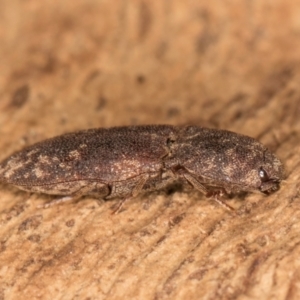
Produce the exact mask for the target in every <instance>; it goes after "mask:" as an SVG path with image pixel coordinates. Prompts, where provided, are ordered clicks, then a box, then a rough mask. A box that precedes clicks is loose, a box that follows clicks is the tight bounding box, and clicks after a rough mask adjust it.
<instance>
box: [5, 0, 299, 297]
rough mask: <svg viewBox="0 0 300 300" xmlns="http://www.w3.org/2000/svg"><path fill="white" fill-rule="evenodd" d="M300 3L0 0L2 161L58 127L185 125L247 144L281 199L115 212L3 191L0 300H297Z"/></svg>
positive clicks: (166, 198) (156, 205) (171, 197)
mask: <svg viewBox="0 0 300 300" xmlns="http://www.w3.org/2000/svg"><path fill="white" fill-rule="evenodd" d="M299 83H300V5H299V2H298V1H295V0H272V1H261V0H252V1H236V0H232V1H229V0H227V1H180V0H175V1H168V0H165V1H152V0H133V1H117V0H116V1H95V0H76V1H59V0H44V1H38V0H26V1H21V0H11V1H5V0H2V1H0V159H3V158H5V157H6V156H7V155H9V154H11V153H12V152H13V151H15V150H18V149H21V148H22V147H23V146H24V145H29V144H32V143H34V142H36V141H40V140H42V139H44V138H47V137H51V136H54V135H58V134H61V133H64V132H68V131H73V130H78V129H85V128H90V127H104V126H105V127H108V126H115V125H130V124H152V123H157V124H158V123H167V124H176V125H177V124H197V125H202V126H209V127H215V128H223V129H229V130H233V131H236V132H240V133H244V134H247V135H250V136H253V137H256V138H258V139H259V140H260V141H262V142H263V143H265V144H266V145H268V146H269V147H270V148H271V149H273V151H275V152H276V153H277V155H278V156H279V157H280V158H281V159H282V160H283V161H284V164H285V166H286V173H287V179H286V181H285V182H283V184H282V188H281V190H280V191H279V192H277V193H275V194H273V195H271V196H269V197H265V196H263V195H261V194H249V195H247V196H246V197H245V198H244V199H238V198H235V199H233V200H231V201H230V204H231V205H232V206H234V207H235V208H236V211H235V212H234V213H230V212H228V211H226V210H224V208H223V207H220V206H218V205H217V204H216V203H214V202H212V201H209V200H207V199H205V198H204V197H203V195H201V194H200V193H198V192H197V191H193V190H187V191H180V190H175V191H173V193H166V192H164V191H162V192H159V193H158V192H157V193H156V192H155V193H151V194H147V195H144V196H140V197H138V198H136V199H134V200H132V201H130V202H128V203H126V205H125V207H124V210H122V211H121V212H120V213H119V214H117V215H111V207H112V206H113V205H115V204H116V202H117V201H107V202H105V203H102V204H100V205H98V203H97V201H96V200H95V199H92V198H85V199H83V200H82V201H79V202H78V203H68V204H65V205H57V206H54V207H51V208H48V209H40V208H38V205H40V204H43V203H45V202H46V201H49V200H50V199H52V197H50V196H45V195H29V194H28V193H25V192H22V191H19V190H17V189H15V188H12V187H9V186H6V185H4V184H2V185H1V186H0V222H1V223H0V224H1V225H0V299H21V298H22V299H299V298H300V197H299V189H300V181H299V177H300V84H299Z"/></svg>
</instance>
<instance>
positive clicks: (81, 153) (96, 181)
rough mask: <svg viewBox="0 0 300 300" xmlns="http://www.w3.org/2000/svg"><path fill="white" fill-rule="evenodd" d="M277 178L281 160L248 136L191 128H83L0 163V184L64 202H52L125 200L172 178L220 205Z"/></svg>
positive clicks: (269, 186)
mask: <svg viewBox="0 0 300 300" xmlns="http://www.w3.org/2000/svg"><path fill="white" fill-rule="evenodd" d="M283 177H284V169H283V165H282V163H281V161H280V160H279V159H278V158H277V157H276V156H275V155H274V154H273V153H271V152H270V151H269V150H268V149H267V148H266V147H265V146H264V145H262V144H261V143H260V142H258V141H257V140H255V139H254V138H251V137H248V136H245V135H242V134H238V133H234V132H231V131H227V130H220V129H211V128H204V127H198V126H172V125H142V126H123V127H112V128H98V129H88V130H82V131H77V132H73V133H67V134H63V135H60V136H57V137H53V138H50V139H47V140H44V141H41V142H38V143H36V144H34V145H31V146H29V147H26V148H24V149H23V150H20V151H18V152H16V153H14V154H12V155H11V156H10V157H8V158H6V159H5V160H4V161H2V162H1V163H0V181H2V182H6V183H8V184H11V185H14V186H16V187H18V188H20V189H22V190H26V191H29V192H38V193H46V194H54V195H62V196H66V197H63V198H61V199H59V200H58V201H64V200H68V199H74V198H79V197H81V196H84V195H93V196H97V197H100V198H104V199H105V200H108V199H112V198H116V197H118V198H121V199H123V202H124V201H125V200H126V199H129V198H131V197H135V196H136V195H138V194H139V193H140V192H144V191H152V190H158V189H163V188H165V187H166V186H167V185H169V184H170V183H172V182H174V181H176V180H181V181H183V182H187V183H189V184H191V185H192V186H193V187H194V188H196V189H197V190H199V191H201V192H202V193H203V194H205V195H206V196H207V197H213V198H214V199H215V200H218V201H221V200H220V199H221V197H222V196H223V195H225V194H228V193H238V192H240V191H246V192H251V191H255V190H258V191H260V192H262V193H265V194H269V193H271V192H274V191H276V190H278V189H279V187H280V182H281V181H282V179H283ZM123 202H122V203H123ZM221 202H222V201H221Z"/></svg>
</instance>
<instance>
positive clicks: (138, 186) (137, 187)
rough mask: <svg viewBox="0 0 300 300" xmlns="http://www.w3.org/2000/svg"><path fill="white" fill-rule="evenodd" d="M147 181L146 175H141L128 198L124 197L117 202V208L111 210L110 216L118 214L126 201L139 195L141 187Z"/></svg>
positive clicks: (147, 176)
mask: <svg viewBox="0 0 300 300" xmlns="http://www.w3.org/2000/svg"><path fill="white" fill-rule="evenodd" d="M148 179H149V175H148V174H143V175H141V178H140V179H139V181H138V182H137V184H136V185H135V186H134V188H133V189H132V191H131V194H130V195H129V196H128V197H125V198H123V199H121V200H120V201H119V203H118V205H117V207H116V208H114V209H113V211H112V214H113V215H114V214H117V213H119V212H120V211H121V209H122V207H123V205H124V203H125V202H126V201H128V200H130V199H131V198H134V197H136V196H137V195H138V194H139V193H140V191H141V190H142V189H143V187H144V185H145V183H146V182H147V180H148Z"/></svg>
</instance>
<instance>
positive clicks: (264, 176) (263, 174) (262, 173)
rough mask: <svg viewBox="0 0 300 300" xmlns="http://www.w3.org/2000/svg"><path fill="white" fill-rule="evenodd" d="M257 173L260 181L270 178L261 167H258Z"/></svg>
mask: <svg viewBox="0 0 300 300" xmlns="http://www.w3.org/2000/svg"><path fill="white" fill-rule="evenodd" d="M258 174H259V177H260V180H261V181H262V182H266V181H269V179H270V178H269V176H268V174H267V172H266V171H265V170H264V169H263V168H260V169H259V172H258Z"/></svg>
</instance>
